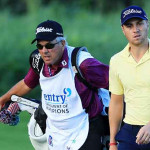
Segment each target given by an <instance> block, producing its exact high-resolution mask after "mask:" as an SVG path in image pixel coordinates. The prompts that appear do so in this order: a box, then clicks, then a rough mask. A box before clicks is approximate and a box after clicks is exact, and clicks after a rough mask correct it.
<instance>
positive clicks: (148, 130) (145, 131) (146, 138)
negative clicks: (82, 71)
mask: <svg viewBox="0 0 150 150" xmlns="http://www.w3.org/2000/svg"><path fill="white" fill-rule="evenodd" d="M136 138H137V139H136V143H137V144H148V143H150V122H149V123H148V124H147V125H145V126H143V127H142V128H141V129H140V130H139V132H138V134H137V136H136Z"/></svg>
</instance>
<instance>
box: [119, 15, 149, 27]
mask: <svg viewBox="0 0 150 150" xmlns="http://www.w3.org/2000/svg"><path fill="white" fill-rule="evenodd" d="M132 18H140V19H143V20H148V19H147V18H145V17H140V16H131V17H129V18H127V19H126V20H124V22H122V23H121V25H123V24H125V22H126V21H128V20H129V19H132Z"/></svg>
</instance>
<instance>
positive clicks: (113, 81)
mask: <svg viewBox="0 0 150 150" xmlns="http://www.w3.org/2000/svg"><path fill="white" fill-rule="evenodd" d="M118 68H119V63H118V61H116V58H114V57H112V58H111V60H110V68H109V90H110V92H111V93H113V94H116V95H122V94H124V90H123V86H122V83H121V81H120V79H119V72H118Z"/></svg>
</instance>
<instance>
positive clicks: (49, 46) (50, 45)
mask: <svg viewBox="0 0 150 150" xmlns="http://www.w3.org/2000/svg"><path fill="white" fill-rule="evenodd" d="M54 46H55V44H50V43H47V44H46V45H45V48H47V49H52V48H54Z"/></svg>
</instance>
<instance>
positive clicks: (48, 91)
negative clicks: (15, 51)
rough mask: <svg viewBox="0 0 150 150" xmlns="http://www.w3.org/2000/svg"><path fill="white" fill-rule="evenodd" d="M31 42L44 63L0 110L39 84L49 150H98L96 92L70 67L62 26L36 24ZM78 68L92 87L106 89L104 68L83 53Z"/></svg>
mask: <svg viewBox="0 0 150 150" xmlns="http://www.w3.org/2000/svg"><path fill="white" fill-rule="evenodd" d="M34 42H36V46H37V49H38V51H39V53H40V55H41V57H42V59H43V62H44V63H43V66H42V69H41V71H40V74H36V73H35V72H34V70H33V69H32V68H30V70H29V72H28V74H27V75H26V77H25V79H23V80H21V81H20V82H19V83H17V84H16V85H15V86H14V87H13V88H12V89H10V90H9V91H8V92H7V93H6V94H4V95H3V96H2V97H1V98H0V105H1V107H2V106H3V104H5V103H6V101H8V100H9V99H10V97H11V95H13V94H16V95H19V96H22V95H24V94H26V93H28V92H29V91H31V90H32V89H33V88H34V87H35V86H36V85H38V83H40V86H41V90H42V107H43V109H44V111H45V113H46V114H47V121H46V123H47V124H46V135H47V141H48V146H49V149H50V150H58V149H59V150H67V149H68V150H69V149H73V150H77V149H80V150H93V149H94V150H100V149H101V148H102V144H101V136H102V133H103V120H102V118H101V116H100V113H101V111H102V107H103V105H102V103H101V101H100V100H99V98H98V95H97V92H95V91H94V90H92V89H90V88H88V87H87V86H85V85H84V84H83V83H82V82H81V81H80V80H79V79H78V78H77V76H76V75H75V72H74V70H73V68H72V65H71V53H72V51H73V49H74V47H70V46H68V45H67V42H66V40H65V38H64V36H63V29H62V26H61V25H60V24H59V23H57V22H55V21H52V20H47V21H44V22H42V23H40V24H39V25H38V26H37V28H36V38H35V39H34V40H33V41H32V43H34ZM78 64H79V68H80V70H81V72H82V75H83V76H84V78H85V79H86V81H87V82H89V83H90V84H91V85H92V86H93V87H96V88H108V72H109V71H108V70H109V67H108V66H107V65H104V64H102V63H101V62H99V61H98V60H96V59H95V58H93V57H92V56H91V55H90V53H88V52H84V51H81V52H80V53H79V58H78ZM86 110H87V113H86Z"/></svg>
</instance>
